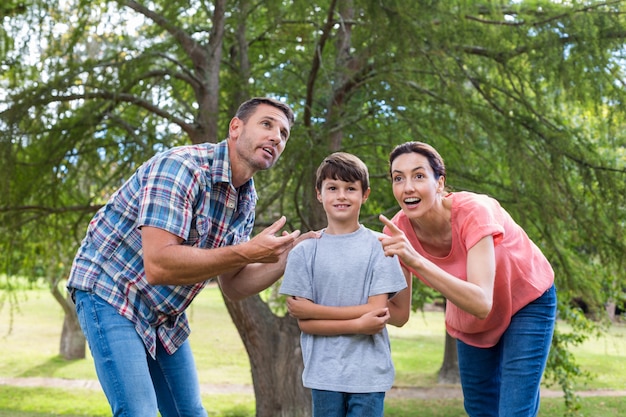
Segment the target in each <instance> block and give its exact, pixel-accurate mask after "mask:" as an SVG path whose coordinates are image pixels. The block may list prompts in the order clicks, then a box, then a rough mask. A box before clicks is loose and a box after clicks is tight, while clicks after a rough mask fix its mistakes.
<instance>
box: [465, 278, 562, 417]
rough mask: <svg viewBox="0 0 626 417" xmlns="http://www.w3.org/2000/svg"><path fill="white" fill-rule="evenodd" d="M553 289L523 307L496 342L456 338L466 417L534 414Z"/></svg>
mask: <svg viewBox="0 0 626 417" xmlns="http://www.w3.org/2000/svg"><path fill="white" fill-rule="evenodd" d="M555 320H556V290H555V288H554V286H552V287H551V288H550V289H549V290H547V291H546V292H545V293H544V294H543V295H542V296H541V297H539V298H538V299H536V300H535V301H533V302H531V303H530V304H528V305H527V306H526V307H524V308H522V309H521V310H520V311H519V312H517V313H516V314H515V315H514V316H513V317H512V318H511V324H510V325H509V327H508V329H507V330H506V331H505V332H504V335H502V338H501V339H500V341H499V342H498V344H497V345H495V346H493V347H491V348H477V347H473V346H469V345H467V344H465V343H463V342H461V341H460V340H457V349H458V358H459V370H460V374H461V385H462V387H463V397H464V403H465V411H466V412H467V414H468V415H469V416H470V417H511V416H516V417H535V416H536V415H537V413H538V412H539V394H540V384H541V377H542V375H543V371H544V369H545V367H546V361H547V360H548V353H549V352H550V345H551V343H552V333H553V332H554V322H555Z"/></svg>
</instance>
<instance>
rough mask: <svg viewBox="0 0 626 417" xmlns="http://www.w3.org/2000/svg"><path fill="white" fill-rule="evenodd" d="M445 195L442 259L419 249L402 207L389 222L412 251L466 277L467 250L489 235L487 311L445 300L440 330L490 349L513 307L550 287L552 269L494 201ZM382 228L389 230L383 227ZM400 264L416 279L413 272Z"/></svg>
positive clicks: (469, 195)
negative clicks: (446, 245)
mask: <svg viewBox="0 0 626 417" xmlns="http://www.w3.org/2000/svg"><path fill="white" fill-rule="evenodd" d="M448 197H449V198H452V216H451V223H452V248H451V250H450V253H449V254H448V255H447V256H445V257H436V256H432V255H430V254H429V253H427V252H426V251H425V250H424V248H422V245H421V244H420V242H419V241H418V240H417V236H416V235H415V231H414V230H413V226H412V225H411V222H410V220H409V219H408V218H407V217H406V215H405V214H404V212H403V211H400V212H399V213H397V214H396V215H395V216H394V218H393V219H392V221H393V223H394V224H396V225H397V226H398V227H399V228H400V229H401V230H402V231H404V233H405V234H406V236H407V238H408V239H409V241H410V242H411V244H412V245H413V247H414V248H415V250H417V252H419V253H420V254H422V255H423V256H424V257H425V258H426V259H429V260H430V261H432V262H433V263H435V264H436V265H438V266H439V267H440V268H442V269H443V270H445V271H447V272H448V273H450V274H452V275H454V276H455V277H458V278H459V279H462V280H467V251H468V250H469V249H470V248H471V247H472V246H474V245H475V244H476V243H478V241H479V240H480V239H482V238H483V237H485V236H488V235H492V236H493V240H494V243H495V255H496V276H495V284H494V291H493V307H492V309H491V312H490V313H489V315H488V316H487V317H486V318H485V319H483V320H481V319H479V318H477V317H475V316H473V315H471V314H469V313H467V312H465V311H463V310H461V309H460V308H458V307H456V306H455V305H454V304H452V303H451V302H448V303H447V305H446V328H447V330H448V333H450V335H451V336H453V337H455V338H458V339H460V340H462V341H463V342H465V343H467V344H468V345H472V346H476V347H490V346H493V345H495V344H496V343H498V340H499V339H500V337H501V336H502V334H503V333H504V331H505V330H506V329H507V327H508V326H509V323H510V322H511V317H512V316H513V315H514V314H515V313H516V312H517V311H519V310H520V309H521V308H522V307H524V306H526V305H527V304H528V303H530V302H531V301H533V300H536V299H537V298H539V296H541V295H542V294H543V293H544V292H545V291H546V290H548V289H549V288H550V287H551V286H552V284H553V282H554V272H553V270H552V267H551V266H550V263H549V262H548V260H547V259H546V258H545V256H544V255H543V254H542V253H541V250H540V249H539V248H538V247H537V246H536V245H535V244H534V243H533V242H532V241H531V240H530V239H529V238H528V236H527V235H526V232H525V231H524V230H523V229H522V228H521V227H520V226H519V225H517V224H516V223H515V222H514V221H513V219H512V218H511V216H510V215H509V214H508V213H507V212H506V211H505V210H504V209H503V208H502V207H501V206H500V204H499V203H498V202H497V201H496V200H494V199H493V198H490V197H488V196H486V195H480V194H474V193H470V192H457V193H451V194H449V196H448ZM384 232H385V233H387V234H389V231H388V230H387V228H385V230H384ZM403 266H404V267H406V268H407V269H409V270H410V271H411V272H412V273H413V274H415V275H416V276H417V277H418V278H420V279H422V278H421V277H420V275H419V274H418V273H417V272H416V271H415V270H413V269H411V268H408V267H407V266H406V265H404V264H403ZM422 281H423V279H422Z"/></svg>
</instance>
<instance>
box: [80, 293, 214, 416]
mask: <svg viewBox="0 0 626 417" xmlns="http://www.w3.org/2000/svg"><path fill="white" fill-rule="evenodd" d="M75 300H76V312H77V314H78V320H79V322H80V326H81V327H82V329H83V332H84V333H85V337H86V338H87V341H88V343H89V349H90V351H91V354H92V356H93V358H94V362H95V365H96V373H97V374H98V379H99V380H100V384H101V385H102V388H103V390H104V393H105V395H106V397H107V399H108V400H109V404H110V405H111V410H112V411H113V415H114V416H116V417H117V416H125V417H156V415H157V408H158V411H160V412H161V415H162V417H182V416H188V417H206V415H207V413H206V411H205V409H204V407H203V406H202V401H201V398H200V386H199V383H198V376H197V373H196V366H195V363H194V359H193V354H192V352H191V348H190V346H189V341H185V343H184V344H183V345H182V346H181V347H180V348H179V349H178V350H177V351H176V352H175V353H174V354H173V355H168V354H167V352H166V351H165V349H164V348H163V346H162V345H161V343H160V342H158V343H157V352H156V360H154V359H152V357H151V356H150V354H149V353H148V352H147V351H146V348H145V346H144V344H143V342H142V340H141V338H140V337H139V336H138V335H137V332H136V331H135V326H134V325H133V323H131V322H130V321H129V320H128V319H126V318H125V317H122V316H121V315H120V314H119V313H118V312H117V310H115V308H113V307H112V306H111V305H109V304H108V303H106V302H105V301H104V300H102V298H100V297H98V296H97V295H95V294H93V293H89V292H84V291H76V292H75Z"/></svg>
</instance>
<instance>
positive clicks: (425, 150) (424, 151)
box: [389, 142, 446, 179]
mask: <svg viewBox="0 0 626 417" xmlns="http://www.w3.org/2000/svg"><path fill="white" fill-rule="evenodd" d="M405 153H418V154H420V155H423V156H424V157H426V159H428V164H429V165H430V167H431V168H432V170H433V172H434V173H435V179H439V177H444V178H445V177H446V166H445V165H444V163H443V158H442V157H441V155H439V152H437V150H436V149H435V148H433V147H432V146H430V145H429V144H427V143H424V142H405V143H403V144H401V145H398V146H396V147H395V148H394V149H393V150H392V151H391V153H390V154H389V173H390V174H391V165H392V164H393V161H394V160H395V159H396V158H397V157H399V156H400V155H402V154H405Z"/></svg>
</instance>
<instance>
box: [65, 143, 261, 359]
mask: <svg viewBox="0 0 626 417" xmlns="http://www.w3.org/2000/svg"><path fill="white" fill-rule="evenodd" d="M230 175H231V172H230V162H229V158H228V147H227V145H226V141H223V142H220V143H218V144H208V143H207V144H201V145H192V146H181V147H177V148H172V149H170V150H168V151H166V152H163V153H160V154H158V155H156V156H154V157H153V158H152V159H150V160H149V161H147V162H146V163H145V164H143V165H142V166H141V167H140V168H139V169H138V170H137V171H136V172H135V174H134V175H133V176H131V177H130V179H129V180H128V181H127V182H126V183H125V184H124V185H123V186H122V187H121V188H120V189H119V190H117V191H116V192H115V193H114V194H113V195H112V196H111V198H110V199H109V201H108V202H107V204H106V205H105V206H104V207H102V208H101V209H100V210H99V211H98V213H96V215H95V216H94V218H93V219H92V221H91V222H90V224H89V227H88V229H87V235H86V236H85V238H84V239H83V242H82V244H81V247H80V249H79V250H78V253H77V255H76V258H75V259H74V263H73V265H72V270H71V272H70V277H69V281H68V283H67V287H68V289H69V290H70V291H73V289H79V290H83V291H90V292H93V293H95V294H96V295H98V296H100V297H101V298H102V299H104V300H105V301H107V302H108V303H109V304H111V305H112V306H113V307H115V308H116V309H117V310H118V312H119V313H120V314H121V315H122V316H124V317H126V318H128V319H129V320H130V321H132V322H133V323H134V324H135V328H136V330H137V333H138V334H139V336H141V338H142V339H143V342H144V344H145V345H146V349H147V350H148V351H149V352H150V354H151V355H152V357H154V356H155V352H156V338H157V337H158V338H159V339H160V340H161V342H162V343H163V346H164V347H165V349H166V351H167V352H168V353H170V354H171V353H173V352H175V351H176V349H178V347H179V346H180V345H181V344H182V343H183V342H184V341H185V340H186V339H187V337H188V336H189V333H190V330H189V323H188V320H187V317H186V315H185V309H186V308H187V307H188V306H189V304H190V303H191V301H192V300H193V298H194V297H195V296H196V295H197V294H198V292H199V291H200V290H201V289H202V288H204V286H205V285H206V284H207V282H208V281H205V282H200V283H198V284H195V285H185V286H174V285H169V286H165V285H159V286H152V285H150V284H148V282H147V280H146V277H145V270H144V267H143V252H142V247H141V234H140V231H139V228H140V227H142V226H151V227H158V228H160V229H163V230H166V231H168V232H170V233H173V234H175V235H176V236H178V237H180V238H182V239H183V240H184V242H183V245H188V246H196V247H200V248H216V247H220V246H226V245H235V244H237V243H241V242H244V241H247V240H248V239H249V238H250V234H251V233H252V227H253V225H254V208H255V205H256V201H257V195H256V191H255V189H254V182H253V181H252V179H251V180H250V181H248V182H247V183H246V184H244V185H243V186H241V187H240V188H239V190H235V188H234V187H233V186H232V185H231V183H230Z"/></svg>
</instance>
